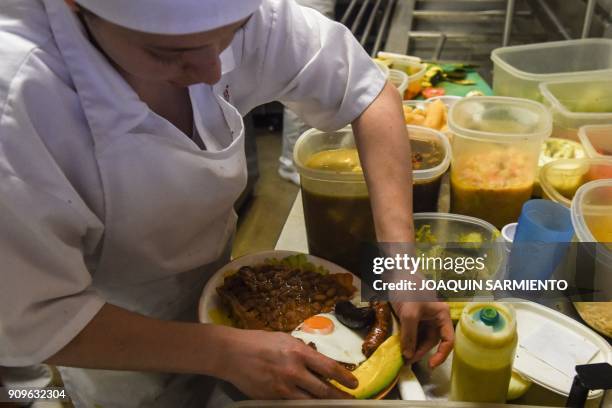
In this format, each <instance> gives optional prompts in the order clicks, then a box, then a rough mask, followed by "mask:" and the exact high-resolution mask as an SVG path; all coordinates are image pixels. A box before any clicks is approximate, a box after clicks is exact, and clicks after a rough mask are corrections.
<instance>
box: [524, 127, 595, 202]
mask: <svg viewBox="0 0 612 408" xmlns="http://www.w3.org/2000/svg"><path fill="white" fill-rule="evenodd" d="M583 157H585V153H584V148H583V147H582V145H581V144H580V143H578V142H574V141H573V140H568V139H561V138H558V137H549V138H548V139H546V140H545V141H544V143H542V150H541V151H540V158H539V159H538V177H536V182H535V184H534V186H533V192H532V193H531V195H532V196H534V197H542V187H541V186H540V172H541V171H542V167H544V165H546V164H548V163H550V162H553V161H555V160H560V159H582V158H583Z"/></svg>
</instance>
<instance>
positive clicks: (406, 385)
mask: <svg viewBox="0 0 612 408" xmlns="http://www.w3.org/2000/svg"><path fill="white" fill-rule="evenodd" d="M298 254H300V252H295V251H265V252H258V253H255V254H251V255H245V256H242V257H240V258H237V259H234V260H233V261H232V262H230V263H229V264H227V265H225V266H224V267H222V268H221V269H219V270H218V271H217V272H215V274H214V275H213V276H212V277H211V278H210V279H209V280H208V282H207V283H206V286H205V287H204V290H203V291H202V296H201V297H200V303H199V307H198V318H199V320H200V322H201V323H213V324H214V323H216V322H215V321H213V319H212V318H211V316H210V311H211V310H213V311H214V310H217V311H221V310H223V309H222V304H221V299H220V298H219V295H218V294H217V288H218V287H219V286H221V285H223V281H224V279H225V277H226V276H227V275H228V274H229V273H231V272H235V271H237V270H238V269H240V268H241V267H243V266H247V265H257V264H260V263H263V262H264V261H265V260H266V259H269V258H276V259H282V258H286V257H288V256H291V255H298ZM304 255H305V256H306V259H307V260H308V262H311V263H312V264H314V265H316V266H321V267H323V268H325V269H327V270H328V271H329V273H350V272H348V271H347V270H346V269H344V268H342V267H340V266H338V265H336V264H334V263H332V262H329V261H326V260H325V259H322V258H318V257H316V256H313V255H309V254H304ZM351 275H352V276H353V286H355V287H356V288H357V291H356V292H355V296H354V297H353V299H359V298H360V297H361V281H360V280H359V278H358V277H357V276H355V275H353V274H351ZM398 331H399V324H398V322H397V319H396V318H395V316H393V333H397V332H398ZM398 387H400V389H405V390H417V391H418V390H420V392H417V391H414V392H412V393H408V392H406V394H407V395H411V394H412V395H411V397H410V399H411V400H421V399H422V400H424V399H425V398H424V393H423V389H422V388H421V384H420V383H419V381H418V380H417V378H416V377H415V376H414V375H412V376H407V375H404V376H400V379H399V383H398ZM402 394H404V392H402Z"/></svg>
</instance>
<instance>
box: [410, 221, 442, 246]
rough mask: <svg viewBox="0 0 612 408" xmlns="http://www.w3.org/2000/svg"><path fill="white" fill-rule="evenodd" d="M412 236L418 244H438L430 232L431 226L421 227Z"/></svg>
mask: <svg viewBox="0 0 612 408" xmlns="http://www.w3.org/2000/svg"><path fill="white" fill-rule="evenodd" d="M414 235H415V240H416V242H418V243H419V244H437V243H438V239H437V238H436V236H435V235H434V234H433V233H432V232H431V225H429V224H424V225H421V226H420V227H419V229H418V230H417V231H416V233H415V234H414Z"/></svg>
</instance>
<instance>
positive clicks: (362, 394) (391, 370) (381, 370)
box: [331, 334, 404, 399]
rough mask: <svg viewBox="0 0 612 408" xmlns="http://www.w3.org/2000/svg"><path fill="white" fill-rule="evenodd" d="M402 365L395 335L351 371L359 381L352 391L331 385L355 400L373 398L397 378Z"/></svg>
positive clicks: (399, 348)
mask: <svg viewBox="0 0 612 408" xmlns="http://www.w3.org/2000/svg"><path fill="white" fill-rule="evenodd" d="M403 364H404V359H403V357H402V349H401V346H400V339H399V335H397V334H395V335H393V336H391V337H389V338H388V339H387V340H385V341H384V342H383V344H381V345H380V346H378V348H377V349H376V351H375V352H374V353H373V354H372V355H371V356H370V358H368V359H367V360H366V361H364V362H363V363H362V364H361V365H360V366H359V367H357V368H356V369H355V371H353V375H354V376H355V377H356V378H357V380H358V381H359V386H358V387H357V388H355V389H354V390H352V389H350V388H346V387H344V386H343V385H340V384H338V383H337V382H336V381H334V380H332V381H331V383H332V384H333V385H334V386H335V387H337V388H339V389H340V390H342V391H344V392H346V393H347V394H350V395H352V396H353V397H355V398H357V399H367V398H371V397H374V396H375V395H376V394H378V393H380V392H381V391H382V390H384V389H385V388H386V387H387V386H388V385H389V384H390V383H391V382H392V381H393V380H394V379H395V377H397V374H398V373H399V370H400V369H401V368H402V365H403Z"/></svg>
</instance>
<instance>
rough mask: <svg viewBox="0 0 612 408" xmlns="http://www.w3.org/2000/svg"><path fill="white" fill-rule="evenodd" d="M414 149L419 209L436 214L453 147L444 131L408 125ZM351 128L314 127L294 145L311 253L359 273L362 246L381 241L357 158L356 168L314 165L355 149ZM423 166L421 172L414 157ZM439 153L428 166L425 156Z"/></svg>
mask: <svg viewBox="0 0 612 408" xmlns="http://www.w3.org/2000/svg"><path fill="white" fill-rule="evenodd" d="M407 129H408V132H409V134H410V140H411V142H412V143H411V145H412V151H413V167H415V170H414V171H413V173H412V178H413V183H414V186H413V207H414V211H435V210H436V208H437V202H438V194H439V189H440V182H441V179H442V175H443V174H444V172H445V171H446V170H447V169H448V167H449V165H450V144H449V143H448V140H447V139H446V137H445V136H444V135H443V134H441V133H440V132H436V131H434V130H431V129H427V128H423V127H416V126H407ZM355 148H356V147H355V140H354V138H353V131H352V129H351V127H350V126H347V127H346V128H344V129H341V130H338V131H336V132H322V131H319V130H317V129H310V130H308V131H306V132H305V133H303V134H302V135H301V136H300V138H299V139H298V141H297V142H296V144H295V148H294V150H293V158H294V162H295V164H296V167H297V168H298V170H299V172H300V182H301V188H302V202H303V205H304V220H305V224H306V235H307V238H308V248H309V252H310V253H311V254H313V255H316V256H320V257H322V258H325V259H328V260H330V261H332V262H335V263H337V264H339V265H341V266H344V267H346V268H347V269H349V270H355V271H356V270H357V269H355V268H357V267H358V265H357V263H358V261H359V256H358V255H359V253H360V252H361V251H360V247H361V245H362V243H363V242H370V243H373V242H376V235H375V232H374V223H373V220H372V211H371V207H370V200H369V196H368V189H367V186H366V183H365V179H364V177H363V173H362V171H361V166H360V163H359V161H358V158H357V156H356V152H355V155H354V156H353V157H354V158H357V159H356V161H355V163H354V165H353V167H352V169H349V170H347V169H343V168H341V167H338V168H335V169H330V168H327V169H320V168H316V169H315V168H312V167H309V164H310V163H308V162H309V159H311V157H312V156H313V155H315V154H316V153H319V152H322V151H330V150H337V149H355ZM416 153H419V154H420V155H421V157H420V159H419V160H418V161H419V162H420V163H421V167H420V168H418V169H416V165H415V164H414V163H415V160H417V159H416V158H415V157H414V156H415V155H416ZM431 154H435V155H436V157H435V158H436V160H433V159H432V162H431V163H429V164H428V163H427V161H428V159H429V158H428V157H425V156H426V155H431Z"/></svg>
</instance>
